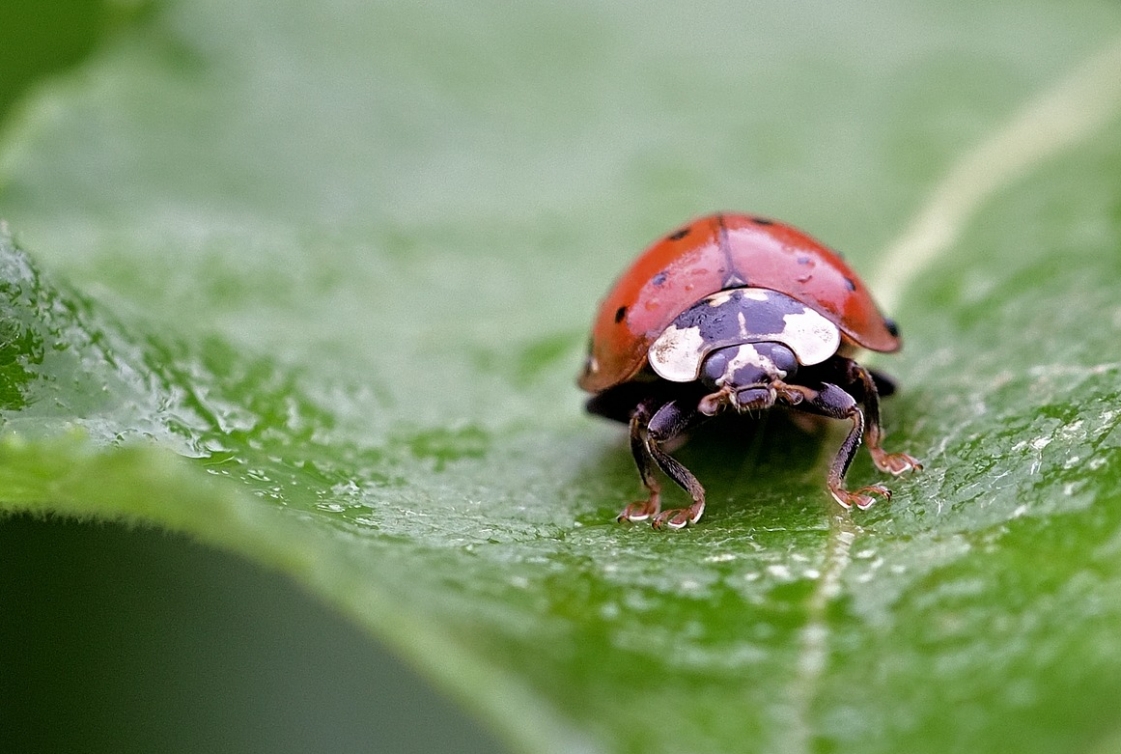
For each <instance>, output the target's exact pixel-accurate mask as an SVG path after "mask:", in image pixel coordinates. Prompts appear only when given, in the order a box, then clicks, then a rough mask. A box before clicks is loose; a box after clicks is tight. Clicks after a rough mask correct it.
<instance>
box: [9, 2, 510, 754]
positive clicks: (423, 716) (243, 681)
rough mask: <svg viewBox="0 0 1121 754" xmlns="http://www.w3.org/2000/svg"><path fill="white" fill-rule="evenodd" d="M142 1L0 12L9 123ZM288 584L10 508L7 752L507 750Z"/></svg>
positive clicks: (190, 549) (96, 527)
mask: <svg viewBox="0 0 1121 754" xmlns="http://www.w3.org/2000/svg"><path fill="white" fill-rule="evenodd" d="M142 11H143V7H142V6H141V4H139V3H127V2H126V3H112V2H110V3H103V2H100V1H99V0H49V2H41V1H40V0H29V1H27V2H24V1H22V0H3V2H0V124H3V122H4V119H5V117H6V116H8V115H9V112H10V110H11V108H13V107H18V105H19V101H20V97H21V96H22V95H24V94H25V93H26V92H27V91H28V90H29V89H31V88H33V87H34V86H35V85H36V84H37V83H40V82H41V81H43V80H45V79H47V78H49V77H50V76H52V75H55V74H60V73H64V72H65V71H66V70H67V69H69V68H71V67H73V66H77V65H79V64H80V63H81V62H82V60H83V59H84V57H85V56H86V55H88V54H89V53H90V52H91V51H93V50H94V49H95V48H96V47H97V46H98V44H99V42H100V41H101V40H102V39H104V37H105V36H106V35H108V34H111V33H112V30H113V29H114V28H116V27H117V26H118V25H120V24H124V23H127V22H128V20H129V17H130V15H131V14H134V13H138V12H142ZM504 748H505V747H504V746H503V745H502V744H499V743H498V741H497V740H495V739H494V738H493V737H492V736H491V735H490V734H489V733H488V732H486V731H485V730H483V729H482V727H481V726H480V725H479V724H478V723H477V722H476V721H475V720H474V719H472V718H470V717H468V716H467V715H466V714H465V713H463V712H462V711H461V710H460V708H459V706H458V705H456V704H453V703H452V702H451V701H449V700H448V699H447V698H446V697H445V696H444V695H443V694H442V693H440V692H438V691H436V690H434V689H433V688H432V687H431V685H430V684H429V683H428V682H427V681H426V680H425V679H423V678H421V677H420V676H419V675H418V674H417V673H415V672H414V671H413V670H412V669H411V668H409V667H408V666H406V665H405V664H404V663H402V662H401V661H400V660H399V659H398V658H397V657H396V656H395V655H394V654H392V653H390V652H389V651H388V650H386V649H385V648H384V647H383V646H382V645H381V644H380V642H377V641H375V640H372V639H371V637H370V636H369V635H368V634H365V633H363V632H361V631H360V630H359V629H358V628H357V627H355V626H354V624H353V623H352V622H351V621H349V620H347V619H346V618H344V617H343V616H341V615H340V614H339V613H338V611H337V610H334V609H332V608H329V607H327V606H325V605H324V604H322V603H321V602H319V601H318V600H317V599H315V598H313V597H311V596H309V595H308V594H307V593H306V592H305V591H304V590H302V589H300V588H299V587H297V586H295V585H294V584H293V583H292V582H291V581H290V580H289V579H287V578H285V577H283V576H280V575H278V574H277V573H276V572H274V571H264V570H262V569H260V568H258V567H256V566H254V565H253V564H251V563H248V562H246V561H245V560H243V559H241V558H237V557H234V556H232V555H228V554H225V553H221V552H218V551H216V550H214V549H212V548H209V547H205V546H203V545H199V544H196V543H194V542H191V541H189V540H187V539H186V538H184V537H182V536H177V535H172V534H168V533H166V532H161V531H156V530H152V529H145V528H129V527H123V526H120V525H114V524H104V523H91V524H83V523H78V522H75V521H72V520H70V521H68V520H64V519H60V518H46V519H44V518H40V517H31V516H15V517H9V516H0V752H5V753H6V754H16V753H17V752H21V753H23V752H25V753H27V754H31V753H33V752H43V753H44V754H46V753H47V752H51V753H61V752H89V753H90V754H93V753H95V752H167V753H168V754H171V753H173V752H204V751H207V752H218V751H229V752H262V754H263V753H264V752H272V753H274V754H280V753H282V752H292V754H296V753H297V752H418V753H419V752H496V751H502V750H504Z"/></svg>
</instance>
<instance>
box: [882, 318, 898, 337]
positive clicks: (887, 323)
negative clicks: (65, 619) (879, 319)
mask: <svg viewBox="0 0 1121 754" xmlns="http://www.w3.org/2000/svg"><path fill="white" fill-rule="evenodd" d="M884 327H886V328H887V331H888V332H889V333H891V335H892V337H893V338H898V337H899V325H897V324H896V323H895V320H894V319H891V318H889V317H884Z"/></svg>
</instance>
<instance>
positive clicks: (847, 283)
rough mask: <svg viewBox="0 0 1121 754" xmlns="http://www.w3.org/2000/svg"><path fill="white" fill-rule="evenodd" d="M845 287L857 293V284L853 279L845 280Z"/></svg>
mask: <svg viewBox="0 0 1121 754" xmlns="http://www.w3.org/2000/svg"><path fill="white" fill-rule="evenodd" d="M845 287H846V288H848V289H849V291H855V290H856V283H855V282H853V279H852V278H845Z"/></svg>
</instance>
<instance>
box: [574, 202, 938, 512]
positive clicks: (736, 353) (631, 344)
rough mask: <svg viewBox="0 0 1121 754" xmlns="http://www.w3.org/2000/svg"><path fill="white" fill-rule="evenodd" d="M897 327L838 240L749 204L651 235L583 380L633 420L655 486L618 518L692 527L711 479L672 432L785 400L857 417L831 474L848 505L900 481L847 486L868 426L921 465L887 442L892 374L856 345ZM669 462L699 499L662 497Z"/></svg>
mask: <svg viewBox="0 0 1121 754" xmlns="http://www.w3.org/2000/svg"><path fill="white" fill-rule="evenodd" d="M900 345H901V343H900V340H899V330H898V329H897V327H896V325H895V323H894V322H893V321H891V320H890V319H886V318H885V317H884V316H883V315H882V314H880V312H879V310H878V309H877V308H876V304H875V302H873V301H872V297H871V295H870V294H869V293H868V289H867V288H865V286H864V283H862V282H861V281H860V278H858V277H857V276H856V274H855V273H854V272H853V271H852V270H851V269H849V267H848V265H847V264H845V262H844V261H843V260H842V259H841V258H840V256H838V255H837V254H836V253H835V252H833V251H830V250H829V249H827V248H826V247H825V246H822V245H821V244H820V243H819V242H817V241H816V240H814V239H813V238H811V237H810V236H808V235H806V234H805V233H803V232H802V231H800V230H797V229H796V228H792V227H790V226H789V225H783V224H781V223H777V222H774V221H772V220H765V219H763V218H759V217H749V216H746V215H735V214H717V215H711V216H709V217H702V218H700V219H698V220H695V221H693V222H692V223H690V224H688V225H686V226H684V227H682V228H680V229H679V230H676V231H674V232H673V233H671V234H669V235H668V236H666V237H665V238H663V239H661V240H660V241H658V242H656V243H655V244H654V245H653V246H651V247H650V248H648V249H647V250H646V251H645V252H643V254H642V255H641V256H639V258H638V259H636V260H635V262H634V264H632V265H631V267H630V269H628V270H627V271H626V272H624V273H623V275H622V277H620V278H619V280H618V281H617V282H616V284H615V286H614V287H613V288H612V289H611V291H610V292H609V293H608V294H607V298H605V299H604V300H603V303H602V304H601V305H600V309H599V314H598V315H597V316H596V321H595V325H594V329H593V331H592V340H591V344H590V347H589V353H588V358H587V362H586V363H585V365H584V372H583V374H582V375H581V376H580V380H579V383H580V387H581V388H583V389H584V390H586V391H588V392H589V393H592V394H593V396H592V398H590V399H589V400H588V404H587V407H588V410H589V411H590V412H592V413H594V414H599V415H601V416H605V417H608V418H610V419H616V420H619V421H624V422H629V423H630V438H631V452H632V453H633V454H634V459H635V463H636V464H637V465H638V470H639V473H640V474H641V476H642V483H643V485H645V487H646V489H647V490H648V491H649V496H648V497H647V499H646V500H642V501H638V502H635V503H631V504H630V505H628V506H627V507H626V508H624V509H623V512H622V513H620V514H619V520H620V521H643V520H646V519H647V518H651V517H652V518H653V525H654V526H655V527H656V528H661V527H662V526H668V527H670V528H672V529H680V528H682V527H684V526H686V525H688V524H695V523H696V522H697V521H698V520H699V519H700V517H701V514H702V513H704V507H705V491H704V488H703V487H702V486H701V484H700V482H698V481H697V478H696V477H695V476H693V474H692V473H690V471H689V470H688V469H686V468H685V467H684V466H683V465H682V464H681V463H680V462H679V461H677V460H676V459H675V458H673V457H672V456H670V455H669V453H668V452H667V451H666V449H665V448H666V445H667V444H669V443H670V442H672V441H673V440H674V439H675V438H678V437H679V436H681V435H682V434H683V433H684V432H685V431H687V430H689V429H691V428H692V427H694V426H696V425H697V424H699V423H700V422H702V421H703V420H705V419H707V418H708V417H711V416H715V415H716V414H719V413H721V412H722V411H725V410H728V409H730V410H732V411H735V412H737V413H740V414H748V413H758V412H759V411H761V410H763V409H767V408H771V407H773V406H776V405H777V406H783V407H787V408H792V409H795V410H798V411H805V412H808V413H810V414H816V415H819V416H825V417H830V418H834V419H847V420H849V421H850V422H851V423H852V429H851V430H850V431H849V433H848V436H847V437H846V438H845V440H844V442H843V443H841V447H840V450H839V451H838V452H837V456H836V458H835V459H834V460H833V463H832V465H831V466H830V468H829V474H828V476H827V478H826V484H827V485H828V487H829V492H830V493H831V494H832V495H833V498H834V499H835V500H836V501H837V502H838V503H840V504H841V505H842V506H844V507H845V508H849V507H851V506H853V505H855V506H856V507H857V508H861V509H864V508H867V507H868V506H870V505H872V503H873V502H875V499H876V496H881V497H884V498H888V497H890V496H891V492H890V491H889V490H888V489H887V488H886V487H883V486H881V485H878V484H877V485H873V486H870V487H863V488H861V489H858V490H855V491H849V490H846V489H845V487H844V476H845V472H846V471H847V470H848V467H849V464H850V463H851V462H852V459H853V457H854V456H855V455H856V451H857V448H858V447H859V446H860V441H861V438H862V437H863V439H864V441H865V442H867V444H868V450H869V451H870V452H871V454H872V460H873V461H874V462H875V464H876V467H877V468H879V469H880V470H881V471H886V472H889V473H891V474H902V473H903V472H905V471H908V470H911V469H921V468H922V465H921V464H920V463H919V462H918V461H917V460H916V459H914V458H912V457H911V456H909V455H907V454H906V453H888V452H886V451H885V450H884V449H883V448H881V447H880V439H881V436H882V434H883V430H882V429H881V427H880V396H881V395H890V394H891V393H892V392H893V390H894V383H892V381H891V380H890V378H888V377H885V376H883V375H881V374H878V373H876V372H873V371H871V370H869V369H866V368H865V367H862V366H861V365H860V364H858V363H857V362H855V361H853V360H852V359H851V358H850V356H851V355H852V354H853V353H854V352H855V351H856V350H857V349H858V348H867V349H870V350H873V351H882V352H892V351H897V350H899V347H900ZM655 466H657V467H658V468H660V469H661V470H662V471H663V472H665V474H666V475H667V476H669V478H670V479H672V480H673V481H674V482H676V483H677V484H678V485H680V486H681V487H682V488H684V489H685V491H686V492H688V493H689V495H690V496H691V497H692V498H693V503H692V505H690V506H689V507H688V508H683V509H680V510H667V511H662V510H661V485H660V484H659V483H658V480H657V478H656V476H655V472H654V468H655Z"/></svg>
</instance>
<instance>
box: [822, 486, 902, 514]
mask: <svg viewBox="0 0 1121 754" xmlns="http://www.w3.org/2000/svg"><path fill="white" fill-rule="evenodd" d="M829 492H831V493H832V495H833V499H834V500H836V501H837V502H838V503H840V504H841V507H842V508H851V507H853V506H854V505H855V506H856V507H857V508H859V509H860V510H867V509H868V508H871V507H872V504H873V503H875V502H876V499H877V497H882V498H883V499H884V500H891V490H889V489H888V488H887V487H884V486H883V485H880V484H873V485H871V486H869V487H861V488H860V489H858V490H853V491H852V492H850V491H848V490H846V489H842V488H840V487H835V488H832V489H830V490H829Z"/></svg>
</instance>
